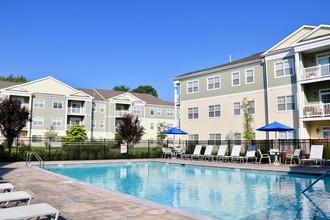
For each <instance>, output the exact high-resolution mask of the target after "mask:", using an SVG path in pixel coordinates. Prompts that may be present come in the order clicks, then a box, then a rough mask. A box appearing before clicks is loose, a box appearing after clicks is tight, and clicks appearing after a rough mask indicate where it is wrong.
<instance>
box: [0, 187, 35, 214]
mask: <svg viewBox="0 0 330 220" xmlns="http://www.w3.org/2000/svg"><path fill="white" fill-rule="evenodd" d="M32 198H33V197H32V196H31V195H30V194H29V193H27V192H25V191H15V192H9V193H1V194H0V203H4V202H5V203H6V204H5V206H7V205H8V203H9V202H17V204H18V203H19V202H21V201H23V202H25V201H26V203H27V205H30V202H31V200H32ZM0 218H1V216H0Z"/></svg>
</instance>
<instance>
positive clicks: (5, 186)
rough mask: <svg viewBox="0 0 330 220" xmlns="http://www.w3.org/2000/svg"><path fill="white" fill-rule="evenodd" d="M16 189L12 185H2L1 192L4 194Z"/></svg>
mask: <svg viewBox="0 0 330 220" xmlns="http://www.w3.org/2000/svg"><path fill="white" fill-rule="evenodd" d="M14 189H15V186H14V185H12V184H11V183H1V184H0V191H3V192H7V191H9V192H12V191H14Z"/></svg>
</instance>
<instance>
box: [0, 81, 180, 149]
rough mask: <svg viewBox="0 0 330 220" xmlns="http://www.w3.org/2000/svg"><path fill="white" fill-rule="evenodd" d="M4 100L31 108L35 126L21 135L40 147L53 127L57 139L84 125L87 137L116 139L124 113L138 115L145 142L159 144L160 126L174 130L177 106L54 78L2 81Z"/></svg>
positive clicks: (134, 94)
mask: <svg viewBox="0 0 330 220" xmlns="http://www.w3.org/2000/svg"><path fill="white" fill-rule="evenodd" d="M0 94H1V97H10V98H11V99H15V100H18V101H19V102H20V103H21V104H22V105H25V106H27V107H28V109H29V110H30V112H31V115H32V122H31V123H28V125H27V126H26V128H25V129H24V130H23V131H22V132H21V135H20V136H21V139H22V140H23V139H24V138H26V139H27V140H31V141H32V142H34V145H35V144H37V143H40V144H43V143H41V142H42V140H43V138H44V133H45V132H46V131H47V129H50V127H51V126H53V127H54V128H55V131H56V132H57V133H58V136H65V135H66V130H67V129H68V128H70V126H72V125H75V124H79V125H84V126H85V128H86V131H87V136H88V138H90V139H94V140H103V139H114V138H115V134H116V125H117V124H118V123H119V122H120V120H121V117H122V116H123V115H124V114H125V113H133V114H134V115H138V116H139V119H140V120H141V125H142V126H143V127H144V128H145V129H146V134H145V135H144V136H143V139H151V140H152V139H153V140H156V136H157V124H158V123H161V122H164V123H165V124H166V125H167V126H168V127H172V126H173V125H174V122H175V120H174V119H175V117H174V104H173V103H172V102H167V101H163V100H160V99H157V98H155V97H154V96H152V95H149V94H140V93H131V92H120V91H112V90H104V89H76V88H73V87H71V86H69V85H67V84H65V83H63V82H61V81H59V80H57V79H54V78H53V77H45V78H42V79H38V80H34V81H31V82H27V83H12V82H3V81H0Z"/></svg>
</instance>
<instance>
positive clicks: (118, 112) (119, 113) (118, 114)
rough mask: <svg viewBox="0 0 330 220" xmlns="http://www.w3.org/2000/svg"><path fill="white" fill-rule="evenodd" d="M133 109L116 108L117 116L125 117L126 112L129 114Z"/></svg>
mask: <svg viewBox="0 0 330 220" xmlns="http://www.w3.org/2000/svg"><path fill="white" fill-rule="evenodd" d="M129 113H131V111H128V110H116V116H117V117H123V115H124V114H129Z"/></svg>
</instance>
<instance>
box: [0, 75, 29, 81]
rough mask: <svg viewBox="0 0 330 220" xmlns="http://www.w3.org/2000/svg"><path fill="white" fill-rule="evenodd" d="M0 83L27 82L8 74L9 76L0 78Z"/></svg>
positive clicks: (22, 78) (20, 77) (23, 78)
mask: <svg viewBox="0 0 330 220" xmlns="http://www.w3.org/2000/svg"><path fill="white" fill-rule="evenodd" d="M0 81H8V82H22V83H25V82H28V80H27V79H26V78H25V77H24V76H23V75H20V76H16V77H15V76H14V75H13V74H10V75H9V76H0Z"/></svg>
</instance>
